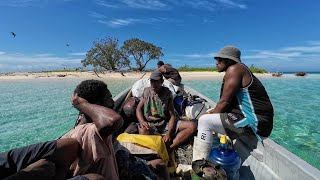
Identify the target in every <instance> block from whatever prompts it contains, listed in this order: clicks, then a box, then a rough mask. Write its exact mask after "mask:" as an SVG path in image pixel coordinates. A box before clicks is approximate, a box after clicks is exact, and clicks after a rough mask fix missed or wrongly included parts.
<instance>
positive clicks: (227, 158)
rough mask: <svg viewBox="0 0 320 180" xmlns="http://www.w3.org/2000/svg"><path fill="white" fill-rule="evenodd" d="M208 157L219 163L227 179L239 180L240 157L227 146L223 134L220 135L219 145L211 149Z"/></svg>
mask: <svg viewBox="0 0 320 180" xmlns="http://www.w3.org/2000/svg"><path fill="white" fill-rule="evenodd" d="M208 159H209V160H210V161H212V162H214V163H218V164H220V165H221V167H222V168H223V169H224V170H225V172H226V173H227V179H228V180H239V177H240V174H239V169H240V166H241V159H240V156H239V154H238V153H237V152H236V151H235V150H234V149H232V148H230V147H228V145H227V138H226V136H225V135H222V136H221V138H220V145H219V146H218V147H216V148H213V149H212V150H211V152H210V154H209V158H208Z"/></svg>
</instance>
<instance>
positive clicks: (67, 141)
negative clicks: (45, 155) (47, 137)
mask: <svg viewBox="0 0 320 180" xmlns="http://www.w3.org/2000/svg"><path fill="white" fill-rule="evenodd" d="M79 150H80V144H79V142H78V141H77V140H76V139H74V138H64V139H59V140H57V148H56V151H55V157H56V158H55V159H56V160H57V161H58V163H66V164H71V163H72V162H73V161H74V160H75V159H76V157H77V155H78V152H79ZM61 160H62V162H61Z"/></svg>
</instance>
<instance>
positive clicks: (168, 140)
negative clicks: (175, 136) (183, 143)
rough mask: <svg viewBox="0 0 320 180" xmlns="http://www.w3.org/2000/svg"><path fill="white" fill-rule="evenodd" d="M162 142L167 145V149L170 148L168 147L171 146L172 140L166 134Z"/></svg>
mask: <svg viewBox="0 0 320 180" xmlns="http://www.w3.org/2000/svg"><path fill="white" fill-rule="evenodd" d="M163 141H164V143H165V144H166V145H167V147H170V145H171V144H172V139H171V136H170V135H169V133H168V132H166V135H164V136H163Z"/></svg>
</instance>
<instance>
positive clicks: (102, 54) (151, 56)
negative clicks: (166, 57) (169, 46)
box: [81, 37, 163, 71]
mask: <svg viewBox="0 0 320 180" xmlns="http://www.w3.org/2000/svg"><path fill="white" fill-rule="evenodd" d="M118 42H119V41H118V40H117V39H115V38H110V37H109V38H105V39H102V40H98V41H96V42H93V47H92V48H91V49H90V50H89V51H88V52H87V54H86V58H85V59H84V60H82V61H81V63H82V65H83V66H84V67H86V66H88V65H92V66H93V67H94V69H106V70H113V71H116V70H119V69H121V68H126V67H128V68H129V69H132V68H131V66H130V59H131V57H133V59H134V60H135V63H136V66H137V70H138V71H143V70H144V69H145V67H146V65H147V63H148V62H149V61H150V60H159V59H160V57H162V56H163V53H162V52H161V50H162V48H161V47H157V46H155V45H153V44H151V43H148V42H145V41H142V40H140V39H138V38H133V39H129V40H126V41H125V42H124V44H123V46H122V47H121V48H119V47H118Z"/></svg>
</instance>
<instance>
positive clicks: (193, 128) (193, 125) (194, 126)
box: [189, 122, 197, 134]
mask: <svg viewBox="0 0 320 180" xmlns="http://www.w3.org/2000/svg"><path fill="white" fill-rule="evenodd" d="M189 130H190V134H194V133H195V132H196V131H197V124H196V123H194V122H190V124H189Z"/></svg>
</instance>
